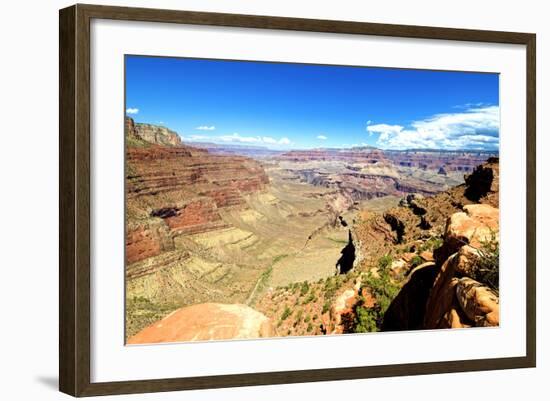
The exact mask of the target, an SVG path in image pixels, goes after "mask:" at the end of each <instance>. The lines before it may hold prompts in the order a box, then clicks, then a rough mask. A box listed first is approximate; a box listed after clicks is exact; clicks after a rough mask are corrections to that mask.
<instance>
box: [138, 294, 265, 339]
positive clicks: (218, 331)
mask: <svg viewBox="0 0 550 401" xmlns="http://www.w3.org/2000/svg"><path fill="white" fill-rule="evenodd" d="M273 334H274V331H273V327H272V325H271V322H270V320H269V319H268V318H267V317H266V316H265V315H264V314H262V313H260V312H258V311H256V310H254V309H252V308H250V307H248V306H246V305H242V304H217V303H205V304H198V305H192V306H188V307H184V308H181V309H178V310H176V311H174V312H172V313H171V314H169V315H168V316H166V317H165V318H164V319H162V320H160V321H158V322H156V323H153V324H152V325H150V326H149V327H146V328H145V329H143V330H142V331H140V332H139V333H137V334H136V335H134V336H133V337H130V338H129V339H128V344H150V343H164V342H182V341H208V340H229V339H237V338H258V337H270V336H272V335H273Z"/></svg>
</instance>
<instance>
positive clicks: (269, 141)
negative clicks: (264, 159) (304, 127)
mask: <svg viewBox="0 0 550 401" xmlns="http://www.w3.org/2000/svg"><path fill="white" fill-rule="evenodd" d="M216 139H217V140H219V141H223V142H238V143H247V144H258V145H289V144H290V143H291V142H290V139H288V138H286V137H283V138H281V139H275V138H272V137H270V136H242V135H240V134H239V133H237V132H235V133H233V134H230V135H221V136H218V137H216Z"/></svg>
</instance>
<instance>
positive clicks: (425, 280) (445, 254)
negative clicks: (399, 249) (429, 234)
mask: <svg viewBox="0 0 550 401" xmlns="http://www.w3.org/2000/svg"><path fill="white" fill-rule="evenodd" d="M498 230H499V210H498V209H497V208H494V207H492V206H490V205H488V204H471V205H466V206H464V208H463V211H461V212H457V213H454V214H452V215H451V216H450V217H449V218H448V220H447V223H446V227H445V233H444V240H443V244H442V246H441V247H439V248H438V249H436V250H435V262H427V263H425V264H423V265H421V266H418V267H417V268H416V269H414V270H413V271H412V272H411V273H410V274H409V278H408V280H407V281H406V282H405V284H404V285H403V287H402V288H401V290H400V292H399V294H398V295H397V297H396V298H395V299H394V300H393V301H392V303H391V305H390V307H389V308H388V311H387V312H386V315H385V317H384V323H383V330H411V329H440V328H460V327H472V326H477V327H479V326H498V324H499V297H498V292H497V291H496V290H494V289H492V288H490V287H489V286H488V285H486V284H483V283H481V282H479V281H477V280H475V279H474V277H476V274H477V270H478V266H479V264H480V260H481V258H485V257H486V255H485V254H484V252H485V251H484V250H482V248H483V246H484V244H487V243H489V242H490V241H496V240H498ZM496 268H497V269H498V266H496Z"/></svg>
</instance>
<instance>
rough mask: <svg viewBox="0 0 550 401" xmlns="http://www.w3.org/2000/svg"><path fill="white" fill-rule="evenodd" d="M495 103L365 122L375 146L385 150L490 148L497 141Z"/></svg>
mask: <svg viewBox="0 0 550 401" xmlns="http://www.w3.org/2000/svg"><path fill="white" fill-rule="evenodd" d="M499 127H500V115H499V107H498V106H485V107H477V108H470V109H468V110H465V111H463V112H458V113H445V114H436V115H434V116H432V117H430V118H427V119H424V120H418V121H413V122H412V123H411V125H410V128H405V127H403V126H401V125H389V124H376V125H369V126H368V127H367V132H368V133H369V135H373V134H378V135H379V137H378V140H377V145H378V146H380V147H382V148H387V149H449V150H452V149H491V150H497V149H498V144H499Z"/></svg>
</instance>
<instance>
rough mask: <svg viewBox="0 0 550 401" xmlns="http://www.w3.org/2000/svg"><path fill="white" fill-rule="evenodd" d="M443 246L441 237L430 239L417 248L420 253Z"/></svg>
mask: <svg viewBox="0 0 550 401" xmlns="http://www.w3.org/2000/svg"><path fill="white" fill-rule="evenodd" d="M441 245H443V238H441V237H430V238H428V239H427V240H426V242H424V243H423V244H422V245H420V247H419V248H418V249H419V251H420V252H423V251H433V250H434V249H437V248H440V247H441Z"/></svg>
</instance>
